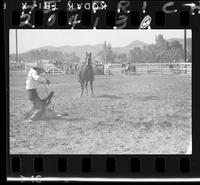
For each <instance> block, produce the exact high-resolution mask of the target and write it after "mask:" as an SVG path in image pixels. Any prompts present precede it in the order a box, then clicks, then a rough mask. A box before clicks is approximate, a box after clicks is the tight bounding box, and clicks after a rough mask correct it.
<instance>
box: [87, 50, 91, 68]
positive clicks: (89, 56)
mask: <svg viewBox="0 0 200 185" xmlns="http://www.w3.org/2000/svg"><path fill="white" fill-rule="evenodd" d="M86 61H87V64H88V65H92V53H91V52H90V53H88V52H87V51H86Z"/></svg>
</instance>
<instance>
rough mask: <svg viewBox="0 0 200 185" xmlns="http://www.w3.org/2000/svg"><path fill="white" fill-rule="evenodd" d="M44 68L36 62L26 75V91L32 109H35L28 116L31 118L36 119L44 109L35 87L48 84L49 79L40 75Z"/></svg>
mask: <svg viewBox="0 0 200 185" xmlns="http://www.w3.org/2000/svg"><path fill="white" fill-rule="evenodd" d="M44 72H45V70H44V69H43V67H42V65H41V64H39V63H37V65H36V66H35V67H32V68H31V69H30V71H29V73H28V75H27V79H26V90H27V92H28V96H29V100H30V101H31V102H32V103H33V109H36V111H35V112H34V113H33V114H32V116H31V117H30V119H31V120H36V119H37V118H39V117H40V116H41V115H42V114H43V113H44V111H45V104H44V102H43V101H42V100H41V99H40V97H39V96H38V93H37V90H36V88H37V87H38V86H39V85H40V84H47V85H49V84H50V81H49V80H48V79H46V78H44V77H42V76H41V74H42V73H44Z"/></svg>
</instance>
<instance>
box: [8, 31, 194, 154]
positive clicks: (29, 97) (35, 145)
mask: <svg viewBox="0 0 200 185" xmlns="http://www.w3.org/2000/svg"><path fill="white" fill-rule="evenodd" d="M9 151H10V154H95V155H97V154H129V155H132V154H138V155H146V154H149V155H152V154H153V155H154V154H155V155H156V154H163V155H165V154H176V155H177V154H185V155H188V154H192V31H191V30H190V29H147V30H139V29H138V30H136V29H126V30H117V29H116V30H115V29H113V30H109V29H104V30H103V29H102V30H100V29H99V30H96V29H93V30H92V29H91V30H89V29H87V30H86V29H83V30H75V29H74V30H67V29H65V30H64V29H34V30H33V29H10V30H9Z"/></svg>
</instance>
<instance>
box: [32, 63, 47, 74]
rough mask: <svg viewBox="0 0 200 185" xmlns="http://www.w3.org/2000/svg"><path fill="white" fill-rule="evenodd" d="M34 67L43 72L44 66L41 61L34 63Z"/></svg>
mask: <svg viewBox="0 0 200 185" xmlns="http://www.w3.org/2000/svg"><path fill="white" fill-rule="evenodd" d="M34 68H37V69H39V70H41V71H42V72H45V70H44V67H43V65H42V63H41V62H37V63H36V65H35V66H34Z"/></svg>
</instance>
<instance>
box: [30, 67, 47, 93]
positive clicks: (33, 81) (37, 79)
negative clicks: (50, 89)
mask: <svg viewBox="0 0 200 185" xmlns="http://www.w3.org/2000/svg"><path fill="white" fill-rule="evenodd" d="M41 83H46V79H45V78H43V77H41V76H40V75H38V73H37V71H36V70H34V69H33V68H31V69H30V71H29V73H28V75H27V79H26V89H27V90H28V89H36V88H37V87H38V85H39V84H41Z"/></svg>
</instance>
